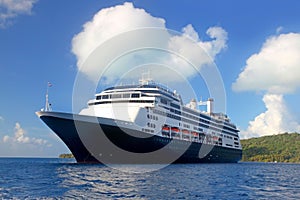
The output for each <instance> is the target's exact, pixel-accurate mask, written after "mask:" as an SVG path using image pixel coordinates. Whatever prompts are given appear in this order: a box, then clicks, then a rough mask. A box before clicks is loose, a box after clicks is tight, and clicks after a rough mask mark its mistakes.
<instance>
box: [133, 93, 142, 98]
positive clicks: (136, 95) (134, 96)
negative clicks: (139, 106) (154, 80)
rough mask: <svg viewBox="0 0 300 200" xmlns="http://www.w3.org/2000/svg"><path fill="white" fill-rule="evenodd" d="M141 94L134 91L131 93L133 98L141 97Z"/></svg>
mask: <svg viewBox="0 0 300 200" xmlns="http://www.w3.org/2000/svg"><path fill="white" fill-rule="evenodd" d="M139 97H140V94H139V93H133V94H131V98H139Z"/></svg>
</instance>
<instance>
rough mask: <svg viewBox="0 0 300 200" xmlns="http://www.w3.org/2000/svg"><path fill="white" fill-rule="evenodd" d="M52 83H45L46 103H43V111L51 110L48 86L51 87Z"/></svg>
mask: <svg viewBox="0 0 300 200" xmlns="http://www.w3.org/2000/svg"><path fill="white" fill-rule="evenodd" d="M51 86H52V84H51V83H50V82H48V83H47V92H46V104H45V111H51V104H49V95H48V94H49V87H51Z"/></svg>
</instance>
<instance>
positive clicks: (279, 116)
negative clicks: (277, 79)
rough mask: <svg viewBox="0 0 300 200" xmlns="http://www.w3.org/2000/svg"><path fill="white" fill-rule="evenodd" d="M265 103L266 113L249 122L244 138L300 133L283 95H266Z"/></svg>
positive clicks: (243, 132)
mask: <svg viewBox="0 0 300 200" xmlns="http://www.w3.org/2000/svg"><path fill="white" fill-rule="evenodd" d="M263 101H264V103H265V105H266V111H265V112H263V113H261V114H259V115H258V116H257V117H255V119H254V120H253V121H250V122H249V127H248V128H247V130H246V131H242V137H244V138H250V137H258V136H263V135H274V134H279V133H283V132H294V131H298V132H299V131H300V125H299V124H298V122H297V121H296V120H295V118H294V116H293V115H292V114H291V113H290V111H289V109H288V107H287V105H286V102H285V101H284V99H283V95H279V94H266V95H264V97H263Z"/></svg>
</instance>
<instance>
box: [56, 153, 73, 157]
mask: <svg viewBox="0 0 300 200" xmlns="http://www.w3.org/2000/svg"><path fill="white" fill-rule="evenodd" d="M59 158H74V156H73V154H71V153H70V154H69V153H63V154H60V155H59Z"/></svg>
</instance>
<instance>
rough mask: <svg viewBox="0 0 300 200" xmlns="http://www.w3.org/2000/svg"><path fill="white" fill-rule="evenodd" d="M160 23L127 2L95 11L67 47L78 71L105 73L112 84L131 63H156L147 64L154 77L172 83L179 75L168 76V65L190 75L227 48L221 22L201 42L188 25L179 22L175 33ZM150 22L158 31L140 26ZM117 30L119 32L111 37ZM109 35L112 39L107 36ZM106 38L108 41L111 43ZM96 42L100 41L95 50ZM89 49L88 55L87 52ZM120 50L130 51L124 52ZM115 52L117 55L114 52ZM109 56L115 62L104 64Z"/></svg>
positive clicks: (96, 75)
mask: <svg viewBox="0 0 300 200" xmlns="http://www.w3.org/2000/svg"><path fill="white" fill-rule="evenodd" d="M165 24H166V22H165V20H164V19H162V18H157V17H153V16H151V15H150V14H149V13H147V12H146V11H145V10H143V9H139V8H135V7H134V6H133V4H132V3H124V4H123V5H118V6H115V7H110V8H105V9H102V10H100V11H99V12H98V13H96V14H95V15H94V17H93V19H92V20H91V21H89V22H87V23H85V24H84V26H83V30H82V32H80V33H78V34H77V35H76V36H74V38H73V40H72V52H73V53H74V54H75V55H76V57H77V67H78V70H79V71H80V72H82V73H84V74H85V75H87V77H88V78H89V79H90V80H92V81H93V82H94V83H96V84H97V83H98V81H99V80H98V78H99V76H100V75H101V74H102V73H104V74H105V75H104V76H105V81H106V83H107V84H112V83H113V82H114V81H115V80H116V79H120V78H121V77H122V76H124V74H127V73H128V72H129V71H131V70H133V68H134V67H137V66H141V65H144V64H149V63H153V64H154V65H155V64H156V65H157V64H161V66H160V67H153V68H151V67H149V65H148V68H147V69H149V68H151V74H155V75H156V77H153V78H155V79H156V80H157V79H159V81H161V80H163V81H167V82H171V81H175V80H178V79H177V78H176V77H177V76H176V77H174V76H173V75H170V68H172V70H173V71H175V72H176V73H177V74H179V75H183V76H185V78H188V77H191V76H193V75H194V74H195V73H197V72H198V71H197V70H200V68H201V67H202V66H203V65H208V64H212V63H213V60H214V58H215V56H216V55H217V54H218V53H219V52H220V51H221V50H222V49H224V48H226V41H227V32H226V31H225V30H224V29H222V28H221V27H211V28H209V29H208V30H207V34H208V36H210V37H211V40H210V41H202V40H200V39H199V35H198V33H197V32H196V31H195V29H194V28H193V27H192V25H187V26H186V27H184V28H183V29H182V33H176V34H175V33H171V32H172V31H170V30H168V29H167V28H166V26H165ZM149 27H152V28H153V27H154V28H159V31H156V32H155V31H153V30H146V29H145V30H144V31H143V29H142V28H149ZM133 30H135V32H133V33H132V34H131V35H129V34H128V35H126V33H129V32H128V31H133ZM158 32H159V34H158ZM121 33H122V34H121ZM116 35H118V37H114V36H116ZM125 35H126V37H125ZM112 37H114V38H113V40H109V39H111V38H112ZM122 37H123V38H122ZM107 42H110V46H109V45H107ZM99 45H103V46H102V48H101V49H100V50H99V51H98V49H97V47H99ZM105 45H106V46H105ZM105 47H107V48H105ZM141 47H146V48H144V49H141ZM149 47H151V48H152V49H149ZM147 48H148V49H147ZM95 49H96V51H95ZM199 49H200V50H199ZM132 50H136V51H132ZM92 52H93V56H90V54H91V53H92ZM124 52H125V53H128V52H129V54H126V55H123V54H122V53H124ZM118 53H119V54H118ZM104 54H105V56H104ZM120 55H122V56H121V57H118V58H117V59H116V57H115V56H120ZM87 58H88V60H86V59H87ZM114 59H116V60H114ZM110 61H115V62H114V63H112V64H111V66H110V68H109V69H107V64H106V63H109V62H110ZM187 61H189V62H191V63H188V62H187ZM191 64H192V65H194V66H195V67H196V69H195V68H193V67H191ZM162 66H165V67H162ZM133 76H134V77H133ZM140 76H141V74H138V73H131V76H130V78H132V79H136V80H137V78H138V77H140Z"/></svg>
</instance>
